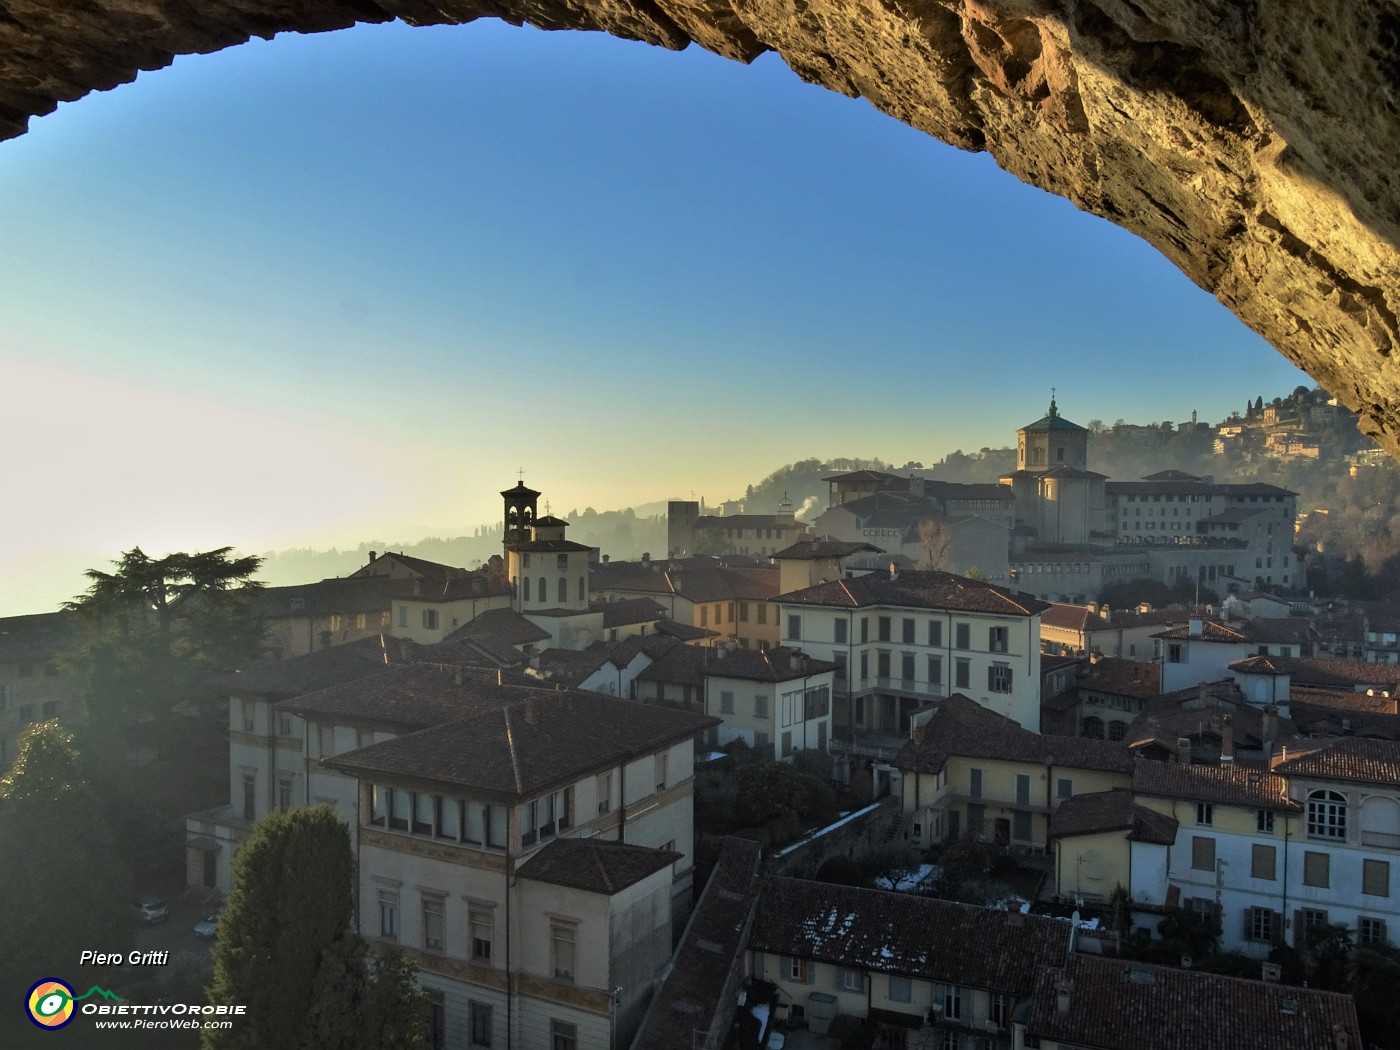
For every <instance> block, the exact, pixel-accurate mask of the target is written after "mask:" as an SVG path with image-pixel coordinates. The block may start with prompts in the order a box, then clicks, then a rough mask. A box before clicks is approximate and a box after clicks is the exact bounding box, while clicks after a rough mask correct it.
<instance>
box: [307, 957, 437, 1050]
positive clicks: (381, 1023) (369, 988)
mask: <svg viewBox="0 0 1400 1050" xmlns="http://www.w3.org/2000/svg"><path fill="white" fill-rule="evenodd" d="M415 973H416V970H415V968H414V966H413V964H412V963H411V962H409V961H408V959H406V958H405V957H404V955H403V953H402V952H386V953H384V954H382V955H377V956H371V954H370V951H369V947H368V945H367V944H366V943H365V940H364V938H363V937H359V936H356V935H354V934H350V935H347V936H345V937H342V938H340V940H338V941H336V942H335V943H334V944H332V945H331V946H330V947H329V948H327V949H326V950H325V952H324V953H322V955H321V968H320V970H319V972H318V973H317V975H316V983H315V986H314V988H313V990H312V997H311V1011H310V1013H309V1014H308V1015H307V1024H306V1032H305V1035H304V1037H303V1040H302V1044H301V1045H302V1050H360V1048H361V1047H374V1048H375V1050H415V1048H418V1047H427V1046H429V1045H430V1043H431V1041H432V1040H431V1033H430V1032H429V1020H428V1013H429V1011H428V997H427V995H426V994H425V993H424V992H423V990H422V989H421V988H419V987H418V985H417V984H416V983H415V982H414V980H413V977H414V974H415Z"/></svg>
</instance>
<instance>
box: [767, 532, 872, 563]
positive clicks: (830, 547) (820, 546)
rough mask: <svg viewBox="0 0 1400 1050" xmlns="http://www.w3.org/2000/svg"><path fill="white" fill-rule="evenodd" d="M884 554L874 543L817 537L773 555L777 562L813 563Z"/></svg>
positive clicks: (797, 543)
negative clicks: (821, 560) (818, 560)
mask: <svg viewBox="0 0 1400 1050" xmlns="http://www.w3.org/2000/svg"><path fill="white" fill-rule="evenodd" d="M862 553H870V554H884V553H885V551H884V549H883V548H881V547H876V546H875V545H874V544H873V543H860V542H854V541H848V540H833V539H831V538H830V537H825V536H824V537H820V538H819V537H816V536H813V537H811V538H810V539H805V540H798V541H797V542H796V543H794V544H793V545H792V546H790V547H784V548H783V549H782V550H780V551H778V552H777V553H776V554H774V555H773V558H774V559H775V560H777V561H812V560H815V559H818V558H848V557H850V556H851V555H852V554H862Z"/></svg>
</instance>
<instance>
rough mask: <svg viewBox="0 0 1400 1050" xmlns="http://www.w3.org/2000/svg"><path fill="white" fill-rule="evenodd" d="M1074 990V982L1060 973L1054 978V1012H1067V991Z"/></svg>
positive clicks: (1062, 1013)
mask: <svg viewBox="0 0 1400 1050" xmlns="http://www.w3.org/2000/svg"><path fill="white" fill-rule="evenodd" d="M1073 990H1074V983H1073V982H1072V981H1071V980H1070V979H1069V978H1068V977H1066V976H1064V975H1063V974H1061V975H1060V976H1059V977H1056V978H1055V1012H1056V1013H1057V1014H1061V1015H1064V1014H1067V1013H1069V993H1070V992H1072V991H1073Z"/></svg>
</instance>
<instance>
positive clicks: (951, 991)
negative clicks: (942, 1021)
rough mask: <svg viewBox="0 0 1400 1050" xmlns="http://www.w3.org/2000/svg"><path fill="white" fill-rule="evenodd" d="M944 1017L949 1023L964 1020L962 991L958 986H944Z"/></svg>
mask: <svg viewBox="0 0 1400 1050" xmlns="http://www.w3.org/2000/svg"><path fill="white" fill-rule="evenodd" d="M934 1002H938V1000H937V999H935V1000H934ZM943 1016H944V1017H945V1018H946V1019H947V1020H949V1021H958V1020H961V1019H962V989H961V988H959V987H958V986H957V985H956V984H945V985H943Z"/></svg>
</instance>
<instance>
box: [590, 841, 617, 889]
mask: <svg viewBox="0 0 1400 1050" xmlns="http://www.w3.org/2000/svg"><path fill="white" fill-rule="evenodd" d="M588 853H589V855H590V856H591V857H592V858H593V863H594V864H596V865H598V874H600V875H602V876H603V885H604V886H605V887H607V889H608V890H609V891H610V892H611V890H612V888H613V883H612V876H611V875H610V874H609V873H608V866H607V865H606V864H604V863H603V858H602V857H600V856H599V855H598V849H597V847H596V846H594V845H593V844H592V843H590V844H589V850H588Z"/></svg>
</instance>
